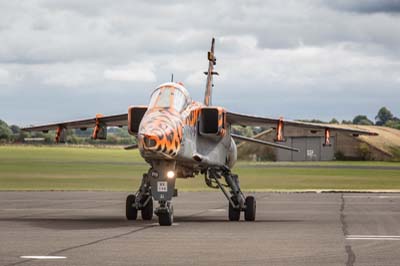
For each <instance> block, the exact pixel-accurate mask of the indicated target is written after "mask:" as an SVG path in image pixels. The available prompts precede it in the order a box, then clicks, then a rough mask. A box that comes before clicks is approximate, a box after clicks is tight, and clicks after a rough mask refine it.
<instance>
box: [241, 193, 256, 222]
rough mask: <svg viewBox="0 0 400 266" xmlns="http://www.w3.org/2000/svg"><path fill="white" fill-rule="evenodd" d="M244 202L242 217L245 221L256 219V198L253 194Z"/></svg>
mask: <svg viewBox="0 0 400 266" xmlns="http://www.w3.org/2000/svg"><path fill="white" fill-rule="evenodd" d="M245 204H246V209H245V210H244V219H245V220H246V221H254V220H255V219H256V199H255V198H254V197H253V196H248V197H246V201H245Z"/></svg>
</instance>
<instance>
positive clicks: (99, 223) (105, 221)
mask: <svg viewBox="0 0 400 266" xmlns="http://www.w3.org/2000/svg"><path fill="white" fill-rule="evenodd" d="M0 221H10V222H16V223H29V224H30V225H31V226H34V227H41V228H45V229H54V230H94V229H114V228H122V227H131V226H134V225H137V226H143V225H150V224H153V223H156V222H157V221H156V219H153V220H151V221H142V220H138V221H127V220H125V217H88V218H62V217H60V218H41V217H13V218H0ZM174 222H175V223H179V224H186V223H226V224H241V225H244V224H248V225H251V224H254V223H256V224H260V223H266V224H268V223H298V222H303V221H302V220H295V219H293V220H264V219H260V220H256V221H254V222H245V221H239V222H230V221H227V220H226V219H222V218H221V219H216V218H215V216H202V217H190V216H189V217H188V216H186V217H185V216H181V217H179V216H178V217H175V218H174Z"/></svg>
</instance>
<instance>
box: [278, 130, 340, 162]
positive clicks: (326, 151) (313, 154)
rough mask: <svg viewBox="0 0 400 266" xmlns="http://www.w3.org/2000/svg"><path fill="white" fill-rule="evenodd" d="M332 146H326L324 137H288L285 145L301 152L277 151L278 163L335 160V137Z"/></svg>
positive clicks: (332, 138) (331, 139)
mask: <svg viewBox="0 0 400 266" xmlns="http://www.w3.org/2000/svg"><path fill="white" fill-rule="evenodd" d="M330 141H331V146H324V145H323V144H324V138H323V137H319V136H316V137H288V138H287V139H286V142H285V145H287V146H291V147H294V148H298V149H300V151H299V152H293V151H287V150H282V149H276V159H277V161H330V160H333V159H334V154H335V152H334V147H335V137H331V138H330Z"/></svg>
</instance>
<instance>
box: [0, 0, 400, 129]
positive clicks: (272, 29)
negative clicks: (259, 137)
mask: <svg viewBox="0 0 400 266" xmlns="http://www.w3.org/2000/svg"><path fill="white" fill-rule="evenodd" d="M397 3H398V1H390V0H388V1H372V0H367V1H356V0H348V1H334V2H333V1H326V0H319V1H312V0H307V1H285V2H282V1H279V0H269V1H264V0H252V1H245V2H244V1H238V0H234V1H231V0H219V1H212V0H205V1H182V0H175V1H168V2H164V1H130V0H121V1H119V2H118V4H115V3H114V2H112V1H106V0H100V1H94V0H87V1H79V0H59V1H51V0H32V1H0V42H1V45H0V84H1V88H0V93H2V97H0V114H1V116H2V117H0V119H1V118H2V119H5V120H7V121H9V122H10V123H17V124H18V123H25V122H26V123H30V122H31V121H35V122H46V121H47V120H49V119H51V120H57V115H60V114H54V113H51V112H48V110H53V109H57V108H60V106H62V109H63V115H65V116H63V117H60V119H61V118H62V119H64V118H65V119H68V118H73V117H78V116H79V114H80V112H81V114H82V115H85V114H88V115H90V114H93V113H97V112H102V113H113V112H125V111H126V107H127V106H128V105H131V104H137V103H140V104H146V102H147V101H148V97H149V94H150V92H151V90H152V89H153V88H155V87H156V86H157V85H158V84H160V83H163V82H165V81H169V80H170V78H171V73H173V74H174V77H175V80H176V81H183V82H184V83H185V85H186V86H187V87H188V89H189V91H190V92H191V94H192V97H193V98H194V99H197V100H202V98H203V94H204V86H205V76H204V74H203V72H204V71H205V70H207V66H208V61H207V50H208V49H209V46H210V40H211V37H212V36H215V37H216V38H217V39H216V57H217V65H216V71H218V72H219V73H220V76H217V77H215V88H214V93H215V95H214V98H213V102H214V103H215V104H220V105H224V106H227V107H228V108H230V109H233V110H238V111H243V112H248V113H258V114H264V115H284V116H285V117H296V118H311V117H315V118H324V117H328V118H329V117H331V116H337V118H339V119H340V118H347V119H349V118H351V117H352V116H353V115H354V113H355V112H356V113H366V114H369V115H370V116H373V115H374V114H375V113H376V111H377V109H378V108H379V107H380V106H383V105H387V106H388V107H389V108H390V109H391V110H392V112H394V113H396V114H398V116H399V115H400V109H399V108H400V107H399V106H400V102H399V101H400V90H398V85H399V76H400V65H399V64H400V50H399V49H398V47H399V46H400V27H398V25H399V24H400V17H399V16H398V15H397V14H398V11H397V10H398V7H397V6H398V4H397ZM5 91H6V92H7V94H5V93H3V92H5ZM88 102H90V103H91V104H90V105H88ZM43 103H46V104H45V105H44V104H43ZM69 114H71V116H69Z"/></svg>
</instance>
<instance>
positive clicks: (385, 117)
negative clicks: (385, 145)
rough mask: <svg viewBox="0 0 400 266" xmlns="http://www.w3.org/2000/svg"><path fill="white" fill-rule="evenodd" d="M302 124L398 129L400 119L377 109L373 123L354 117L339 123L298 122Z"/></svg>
mask: <svg viewBox="0 0 400 266" xmlns="http://www.w3.org/2000/svg"><path fill="white" fill-rule="evenodd" d="M300 121H303V122H313V123H321V124H345V125H366V126H372V125H376V126H385V127H391V128H396V129H400V118H397V117H395V116H394V115H393V114H392V112H391V111H390V110H389V109H388V108H386V107H382V108H380V109H379V111H378V113H377V115H376V116H375V119H374V121H375V122H373V121H372V120H370V119H369V118H368V117H367V116H366V115H356V116H355V117H354V118H353V120H342V122H339V121H338V120H337V119H336V118H332V120H331V121H329V122H326V121H321V120H318V119H312V120H300Z"/></svg>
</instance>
